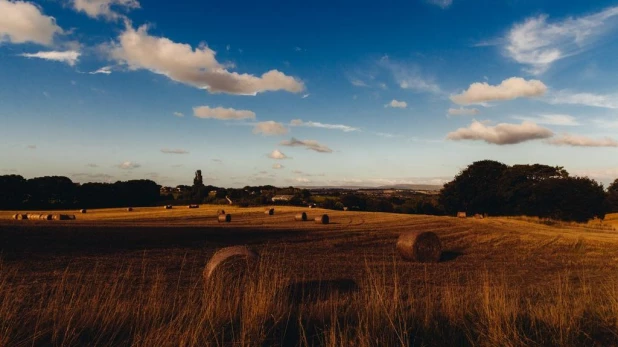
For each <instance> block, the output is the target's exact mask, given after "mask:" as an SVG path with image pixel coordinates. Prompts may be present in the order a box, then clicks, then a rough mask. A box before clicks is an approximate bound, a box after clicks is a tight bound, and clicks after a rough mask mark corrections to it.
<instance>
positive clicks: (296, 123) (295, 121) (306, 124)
mask: <svg viewBox="0 0 618 347" xmlns="http://www.w3.org/2000/svg"><path fill="white" fill-rule="evenodd" d="M290 126H293V127H309V128H324V129H333V130H341V131H343V132H346V133H347V132H351V131H360V129H359V128H355V127H352V126H349V125H343V124H325V123H320V122H311V121H308V122H304V121H303V120H302V119H293V120H292V121H291V122H290Z"/></svg>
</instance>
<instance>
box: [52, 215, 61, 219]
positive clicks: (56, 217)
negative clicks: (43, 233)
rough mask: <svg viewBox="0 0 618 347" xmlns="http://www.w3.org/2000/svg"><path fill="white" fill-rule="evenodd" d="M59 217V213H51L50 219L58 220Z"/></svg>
mask: <svg viewBox="0 0 618 347" xmlns="http://www.w3.org/2000/svg"><path fill="white" fill-rule="evenodd" d="M60 218H61V217H60V215H59V214H55V215H53V216H52V219H53V220H60Z"/></svg>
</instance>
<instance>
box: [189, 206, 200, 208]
mask: <svg viewBox="0 0 618 347" xmlns="http://www.w3.org/2000/svg"><path fill="white" fill-rule="evenodd" d="M199 207H200V205H189V208H199Z"/></svg>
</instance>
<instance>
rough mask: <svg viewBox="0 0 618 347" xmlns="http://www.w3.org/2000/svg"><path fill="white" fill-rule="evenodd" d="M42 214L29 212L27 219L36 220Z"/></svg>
mask: <svg viewBox="0 0 618 347" xmlns="http://www.w3.org/2000/svg"><path fill="white" fill-rule="evenodd" d="M39 216H40V214H34V213H28V214H27V215H26V219H28V220H35V219H39Z"/></svg>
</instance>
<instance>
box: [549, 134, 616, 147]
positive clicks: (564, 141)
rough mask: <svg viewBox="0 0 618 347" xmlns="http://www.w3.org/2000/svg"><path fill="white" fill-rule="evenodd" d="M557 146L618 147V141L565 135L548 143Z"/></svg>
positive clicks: (607, 138) (606, 138)
mask: <svg viewBox="0 0 618 347" xmlns="http://www.w3.org/2000/svg"><path fill="white" fill-rule="evenodd" d="M547 142H548V143H550V144H552V145H556V146H573V147H618V141H616V140H614V139H612V138H609V137H604V138H601V139H593V138H589V137H586V136H580V135H572V134H563V135H561V136H559V137H555V138H553V139H550V140H548V141H547Z"/></svg>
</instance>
